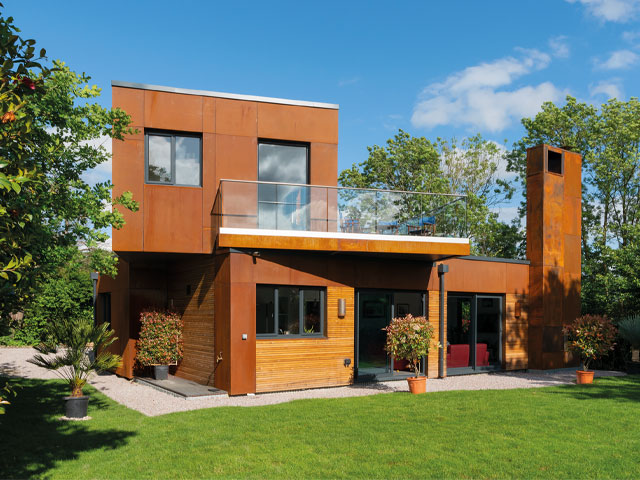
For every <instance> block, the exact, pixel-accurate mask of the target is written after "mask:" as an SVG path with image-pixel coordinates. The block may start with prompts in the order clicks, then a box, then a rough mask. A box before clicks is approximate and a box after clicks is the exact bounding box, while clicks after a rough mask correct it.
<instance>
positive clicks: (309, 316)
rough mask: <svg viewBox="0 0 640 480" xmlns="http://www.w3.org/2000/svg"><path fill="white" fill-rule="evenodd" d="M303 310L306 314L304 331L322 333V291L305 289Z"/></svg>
mask: <svg viewBox="0 0 640 480" xmlns="http://www.w3.org/2000/svg"><path fill="white" fill-rule="evenodd" d="M302 293H303V302H304V305H303V307H302V312H303V315H304V327H303V328H304V333H320V332H321V331H322V324H321V321H322V317H321V313H320V312H321V311H320V291H319V290H304V291H303V292H302Z"/></svg>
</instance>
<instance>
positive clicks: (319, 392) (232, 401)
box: [0, 347, 625, 416]
mask: <svg viewBox="0 0 640 480" xmlns="http://www.w3.org/2000/svg"><path fill="white" fill-rule="evenodd" d="M34 353H35V350H33V349H32V348H3V347H0V375H5V376H17V377H26V378H42V379H50V378H58V377H57V376H56V374H55V373H53V372H50V371H48V370H45V369H43V368H40V367H37V366H35V365H32V364H30V363H28V362H27V359H28V358H31V357H32V356H33V355H34ZM620 375H625V374H624V373H621V372H610V371H596V376H620ZM574 381H575V371H574V370H562V371H552V372H499V373H498V372H497V373H483V374H477V375H460V376H455V377H449V378H446V379H429V380H428V381H427V391H428V392H441V391H446V390H487V389H492V390H495V389H497V390H500V389H510V388H536V387H548V386H553V385H564V384H569V383H573V382H574ZM89 383H90V384H91V385H93V386H94V387H95V388H96V389H98V390H100V391H101V392H102V393H104V394H105V395H106V396H108V397H110V398H112V399H113V400H115V401H116V402H119V403H122V404H123V405H125V406H127V407H129V408H132V409H134V410H137V411H139V412H141V413H143V414H144V415H147V416H156V415H164V414H167V413H173V412H182V411H186V410H197V409H200V408H211V407H255V406H260V405H273V404H276V403H284V402H289V401H291V400H299V399H304V398H341V397H359V396H364V395H375V394H379V393H392V392H406V391H408V387H407V382H405V381H395V382H380V383H369V384H356V385H352V386H347V387H335V388H319V389H313V390H297V391H292V392H278V393H262V394H258V395H247V396H239V397H229V396H228V395H216V396H212V397H208V398H198V399H184V398H180V397H176V396H174V395H170V394H167V393H164V392H161V391H158V390H156V389H155V388H152V387H148V386H145V385H141V384H139V383H135V382H133V381H129V380H126V379H124V378H120V377H118V376H116V375H112V374H102V375H94V376H92V377H91V378H90V380H89Z"/></svg>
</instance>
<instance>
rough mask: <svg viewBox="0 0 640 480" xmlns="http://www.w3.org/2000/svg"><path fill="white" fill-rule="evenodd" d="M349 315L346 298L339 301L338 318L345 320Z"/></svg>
mask: <svg viewBox="0 0 640 480" xmlns="http://www.w3.org/2000/svg"><path fill="white" fill-rule="evenodd" d="M346 314H347V301H346V300H345V299H344V298H339V299H338V317H340V318H344V316H345V315H346Z"/></svg>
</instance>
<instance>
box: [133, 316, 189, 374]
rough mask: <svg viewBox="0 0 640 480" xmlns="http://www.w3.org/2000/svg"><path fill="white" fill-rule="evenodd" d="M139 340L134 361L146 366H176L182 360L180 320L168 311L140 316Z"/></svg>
mask: <svg viewBox="0 0 640 480" xmlns="http://www.w3.org/2000/svg"><path fill="white" fill-rule="evenodd" d="M140 323H141V328H140V339H139V340H138V344H137V350H138V351H137V354H136V360H137V361H138V362H140V364H142V365H144V366H147V365H176V364H177V363H178V362H179V361H180V360H182V355H183V345H182V327H183V324H182V319H181V318H180V316H179V315H178V314H177V313H175V312H171V311H168V310H148V311H144V312H142V313H141V314H140Z"/></svg>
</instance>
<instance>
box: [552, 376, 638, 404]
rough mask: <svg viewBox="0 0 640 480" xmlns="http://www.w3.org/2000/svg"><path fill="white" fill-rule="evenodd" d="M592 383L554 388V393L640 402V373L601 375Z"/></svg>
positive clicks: (595, 398) (590, 398)
mask: <svg viewBox="0 0 640 480" xmlns="http://www.w3.org/2000/svg"><path fill="white" fill-rule="evenodd" d="M594 382H595V383H593V384H591V385H567V386H566V387H561V388H559V389H558V390H552V391H550V393H551V394H552V395H562V396H564V397H568V398H574V399H576V400H616V401H622V402H631V403H638V402H640V375H627V376H624V377H599V378H596V379H595V381H594Z"/></svg>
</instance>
